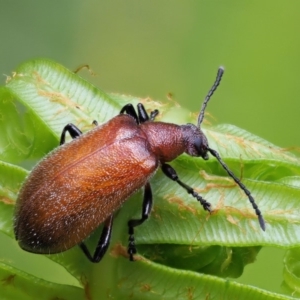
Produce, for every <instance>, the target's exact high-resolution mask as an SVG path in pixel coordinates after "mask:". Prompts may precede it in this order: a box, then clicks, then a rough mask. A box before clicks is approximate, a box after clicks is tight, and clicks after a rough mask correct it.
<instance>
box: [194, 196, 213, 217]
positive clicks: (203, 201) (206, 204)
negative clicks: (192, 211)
mask: <svg viewBox="0 0 300 300" xmlns="http://www.w3.org/2000/svg"><path fill="white" fill-rule="evenodd" d="M196 198H197V200H198V201H199V202H200V204H201V205H202V206H203V209H204V210H207V211H208V212H209V213H211V212H212V209H211V204H210V203H209V202H207V201H206V200H205V199H203V198H202V197H201V196H199V195H197V196H196Z"/></svg>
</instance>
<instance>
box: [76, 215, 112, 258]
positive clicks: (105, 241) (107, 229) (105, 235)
mask: <svg viewBox="0 0 300 300" xmlns="http://www.w3.org/2000/svg"><path fill="white" fill-rule="evenodd" d="M112 225H113V215H110V216H109V217H108V218H107V219H106V220H105V223H104V227H103V230H102V233H101V236H100V239H99V241H98V244H97V247H96V250H95V252H94V255H93V256H92V255H91V253H90V251H89V250H88V248H87V246H86V245H85V244H84V243H81V244H79V246H80V248H81V249H82V251H83V253H84V254H85V255H86V257H87V258H88V259H89V260H90V261H91V262H93V263H97V262H99V261H100V260H101V259H102V258H103V256H104V254H105V253H106V251H107V249H108V247H109V242H110V238H111V231H112Z"/></svg>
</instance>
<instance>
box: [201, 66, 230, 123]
mask: <svg viewBox="0 0 300 300" xmlns="http://www.w3.org/2000/svg"><path fill="white" fill-rule="evenodd" d="M223 73H224V68H223V67H220V68H219V69H218V73H217V77H216V80H215V83H214V84H213V86H212V87H211V89H210V90H209V92H208V94H207V95H206V97H205V99H204V102H203V104H202V107H201V111H200V113H199V116H198V127H199V128H200V125H201V123H202V121H203V118H204V111H205V109H206V106H207V103H208V101H209V99H210V98H211V96H212V95H213V93H214V92H215V90H216V89H217V87H218V85H219V84H220V82H221V79H222V76H223Z"/></svg>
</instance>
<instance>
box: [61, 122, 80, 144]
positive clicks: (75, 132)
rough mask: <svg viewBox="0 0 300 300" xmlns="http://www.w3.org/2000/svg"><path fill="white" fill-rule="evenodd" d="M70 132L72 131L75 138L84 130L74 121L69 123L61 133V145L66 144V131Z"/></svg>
mask: <svg viewBox="0 0 300 300" xmlns="http://www.w3.org/2000/svg"><path fill="white" fill-rule="evenodd" d="M67 131H68V132H69V133H70V136H71V137H72V138H73V139H75V138H77V137H79V136H80V135H81V134H82V132H81V130H80V129H78V128H77V127H76V126H75V125H74V124H72V123H69V124H68V125H66V126H65V127H64V129H63V131H62V133H61V136H60V143H59V144H60V145H62V144H64V143H65V140H66V132H67Z"/></svg>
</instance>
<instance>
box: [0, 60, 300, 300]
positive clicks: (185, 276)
mask: <svg viewBox="0 0 300 300" xmlns="http://www.w3.org/2000/svg"><path fill="white" fill-rule="evenodd" d="M138 102H142V103H144V104H145V105H146V108H147V109H148V110H149V111H152V110H153V109H156V108H159V110H160V115H159V116H158V118H157V120H162V121H169V122H174V123H178V124H183V123H187V122H190V123H195V122H196V116H195V115H192V114H190V113H189V112H188V111H186V110H184V109H182V108H180V107H177V106H176V105H173V106H170V104H169V105H165V104H161V103H158V102H154V101H152V100H149V99H138V98H135V97H131V96H121V95H116V94H113V95H107V94H105V93H104V92H102V91H100V90H98V89H96V88H95V87H94V86H93V85H91V84H89V83H88V82H86V81H85V80H83V79H82V78H80V77H79V76H78V75H76V74H74V73H72V72H70V71H68V70H66V69H65V68H63V67H62V66H60V65H58V64H56V63H54V62H51V61H48V60H33V61H28V62H26V63H24V64H23V65H21V66H20V67H19V68H18V69H17V71H16V73H15V74H14V76H13V78H11V80H10V81H9V82H8V84H7V85H6V86H5V87H2V88H1V89H0V126H1V128H3V131H2V133H3V134H1V137H0V159H2V160H3V161H7V162H9V163H10V164H9V163H2V165H1V164H0V168H1V166H3V168H2V169H0V170H1V172H0V183H1V185H0V192H1V194H0V195H1V197H2V198H1V199H2V200H3V199H9V201H8V202H9V203H6V202H7V200H3V201H2V202H0V219H1V222H0V231H1V232H3V233H5V234H7V235H9V236H11V237H13V234H12V232H13V231H12V215H13V203H14V201H15V199H16V193H17V190H18V189H19V186H20V182H22V181H23V179H24V178H25V176H26V175H27V171H25V170H24V169H21V168H20V167H16V166H14V165H12V163H18V164H22V165H24V166H27V167H28V166H30V165H32V164H33V162H34V161H35V160H37V159H41V158H42V157H43V156H44V155H45V154H46V153H48V152H49V151H50V150H51V149H53V148H55V147H56V146H57V145H58V142H59V138H60V134H61V131H62V129H63V127H64V126H65V125H66V124H68V123H74V124H75V125H76V126H78V127H79V128H80V129H82V130H83V131H84V132H85V131H88V130H89V129H91V128H92V127H93V125H92V121H93V120H97V121H98V122H99V123H100V124H101V123H103V122H106V121H107V120H108V119H110V118H112V117H114V116H115V115H117V114H118V112H119V111H120V109H121V107H122V105H124V104H125V103H133V104H134V105H135V104H136V103H138ZM1 130H2V129H1ZM203 131H204V132H205V134H206V136H207V138H208V140H209V144H210V147H211V148H213V149H215V150H217V151H218V152H219V153H220V155H221V157H222V159H223V160H224V161H225V162H226V164H228V166H229V168H230V169H231V170H232V171H233V172H234V173H235V174H236V175H237V176H240V177H241V180H242V182H243V183H244V184H245V185H246V186H247V188H248V189H249V190H250V191H251V193H252V195H253V197H254V198H255V201H256V203H257V204H258V206H259V208H260V210H261V212H262V214H263V216H264V218H265V220H266V231H265V232H263V231H262V230H261V229H260V227H259V224H258V220H257V216H256V215H255V213H254V211H253V208H252V206H251V204H250V203H249V201H248V198H247V196H246V195H245V194H244V193H243V191H241V190H240V189H239V188H238V187H237V185H236V184H235V183H234V182H233V180H232V179H230V178H228V176H227V173H226V172H225V171H224V170H223V169H222V167H221V166H220V164H219V163H218V162H217V161H216V159H214V158H210V160H208V161H204V160H202V159H201V158H192V157H189V156H187V155H182V156H180V157H179V158H177V159H176V160H175V161H173V162H172V163H171V164H172V166H173V167H174V168H175V169H176V170H177V172H178V175H179V176H180V179H181V180H182V181H183V182H185V183H186V184H188V185H190V186H192V187H194V188H195V190H196V191H197V192H198V193H199V194H200V195H201V196H203V197H204V198H205V199H206V200H207V201H209V202H210V203H211V204H212V207H213V210H214V211H213V212H212V214H208V213H207V212H205V211H204V210H203V208H202V207H201V205H200V204H199V203H198V202H197V201H196V200H195V199H194V198H193V197H191V196H190V195H188V194H187V193H186V191H185V190H183V189H182V188H181V187H180V186H179V185H178V184H177V183H175V182H172V181H170V180H169V179H168V178H166V177H165V176H163V174H162V172H161V171H158V172H157V173H156V174H155V176H154V177H153V178H152V179H151V185H152V190H153V195H154V207H153V211H152V214H151V216H150V218H149V220H148V221H147V222H145V223H144V224H143V225H142V226H138V227H137V228H136V230H135V239H136V244H137V249H138V252H139V255H137V256H136V258H137V260H138V261H137V262H135V263H130V262H128V260H127V259H125V258H123V257H122V256H126V247H127V239H128V232H127V231H128V229H127V222H128V220H129V219H131V218H140V215H141V207H142V205H141V202H142V193H141V192H138V193H137V194H136V195H135V196H133V197H132V198H131V199H130V200H128V201H127V202H126V203H125V204H124V205H123V207H122V209H121V210H120V211H119V213H118V215H117V217H116V218H115V225H114V232H113V238H112V241H111V248H110V250H109V253H108V254H107V255H106V257H105V258H104V259H103V260H102V261H101V263H99V264H98V265H95V264H91V263H90V262H89V261H88V260H87V259H86V257H84V255H83V254H82V252H81V251H80V249H79V247H74V248H73V249H71V250H69V251H66V252H64V253H63V254H57V255H49V256H48V257H49V259H50V260H53V263H58V264H60V265H61V266H62V267H64V268H65V269H66V270H67V271H68V272H69V273H70V274H71V275H72V276H74V278H76V279H77V281H78V283H79V284H81V285H82V288H85V290H86V289H87V287H89V291H90V294H91V297H92V298H93V299H100V298H101V299H103V298H105V297H108V295H111V297H115V299H124V298H128V297H132V299H141V298H142V299H168V298H171V297H172V298H176V299H206V300H207V299H213V298H217V299H218V298H222V299H237V298H240V299H250V298H251V299H289V298H288V297H285V296H282V295H277V294H274V293H271V292H266V291H263V290H259V289H255V288H252V287H249V286H244V285H240V284H237V283H235V282H233V281H230V280H228V279H222V278H220V277H237V276H239V275H240V274H241V273H242V272H243V269H244V266H245V265H246V264H248V263H250V262H253V261H254V260H255V256H256V254H257V252H258V251H259V249H260V248H261V247H262V246H277V247H285V248H292V247H299V246H300V213H299V209H298V208H299V204H300V184H299V182H300V180H299V178H300V159H299V157H297V156H296V155H294V154H292V153H290V152H288V151H285V150H283V149H281V148H279V147H277V146H275V145H273V144H271V143H269V142H267V141H265V140H263V139H261V138H259V137H257V136H255V135H253V134H251V133H249V132H246V131H244V130H242V129H240V128H237V127H235V126H232V125H218V126H214V127H211V126H204V128H203ZM12 174H18V175H12ZM120 188H121V187H120ZM100 231H101V228H99V229H98V230H96V232H95V233H94V234H93V235H92V237H91V238H90V239H88V240H87V244H88V246H89V247H90V249H94V248H95V245H96V243H97V240H98V239H99V234H100ZM143 255H144V256H145V257H146V258H148V259H149V260H145V258H143ZM120 256H121V257H120ZM150 260H153V261H156V262H157V263H154V262H151V261H150ZM158 263H159V264H158ZM163 265H164V266H163ZM179 269H181V270H179ZM204 273H205V274H213V275H214V276H211V275H204ZM82 278H85V280H82ZM99 278H101V279H100V280H99ZM29 281H31V284H33V282H34V279H32V278H31V279H29ZM58 290H59V289H58ZM59 293H60V292H59ZM57 297H61V298H66V299H73V298H72V297H71V292H70V295H69V296H67V297H65V295H64V296H62V294H61V295H59V296H57ZM180 297H181V298H180ZM264 297H265V298H264Z"/></svg>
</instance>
